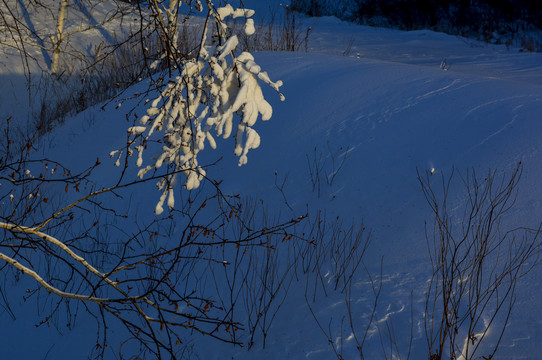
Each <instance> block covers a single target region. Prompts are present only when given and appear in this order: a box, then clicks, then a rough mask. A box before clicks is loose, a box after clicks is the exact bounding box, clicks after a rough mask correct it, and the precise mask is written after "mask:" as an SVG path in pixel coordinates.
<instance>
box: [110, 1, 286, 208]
mask: <svg viewBox="0 0 542 360" xmlns="http://www.w3.org/2000/svg"><path fill="white" fill-rule="evenodd" d="M208 5H209V12H208V14H207V20H206V22H205V26H204V29H203V34H202V40H201V43H200V48H199V53H198V54H197V56H195V57H194V58H193V59H191V60H188V61H184V62H183V63H181V65H182V66H181V67H180V74H179V75H178V76H176V77H171V78H170V79H169V81H168V82H167V84H166V85H165V87H164V88H163V89H162V90H161V92H160V95H159V96H158V97H156V98H155V99H154V100H153V101H152V102H150V103H151V105H150V107H149V108H148V109H147V113H146V115H144V116H143V117H142V118H141V119H140V120H139V124H138V125H136V126H132V127H130V128H129V129H128V133H129V134H130V135H133V137H131V138H130V141H129V143H128V146H127V154H128V156H131V155H134V154H136V153H137V161H136V164H137V166H138V167H141V169H140V170H139V172H138V176H139V178H143V177H144V176H145V174H147V173H148V172H149V171H151V170H153V171H155V170H158V169H160V168H161V167H162V166H164V165H166V166H167V175H166V176H164V177H163V178H161V180H160V181H159V182H158V183H157V186H158V189H159V190H160V191H161V192H162V195H161V196H160V200H159V201H158V204H157V205H156V208H155V213H156V214H157V215H159V214H161V213H162V212H163V211H164V203H166V204H167V206H168V207H169V208H170V209H172V208H173V207H174V203H175V199H174V192H173V190H174V188H175V186H176V185H177V181H178V175H179V174H181V173H182V174H184V176H185V178H186V180H185V184H184V186H185V188H186V189H188V190H192V189H196V188H198V187H199V185H200V183H201V181H202V180H203V178H204V177H205V175H206V172H205V170H204V169H203V168H202V167H201V166H200V165H199V163H198V153H199V152H200V151H201V150H203V149H204V148H205V144H206V143H208V144H209V146H210V147H211V148H213V149H215V148H216V147H217V143H216V140H215V136H217V137H220V136H221V137H223V138H224V139H226V138H229V137H230V135H231V133H232V131H233V128H234V125H235V126H236V129H235V148H234V153H235V155H236V156H238V157H239V166H241V165H244V164H246V163H247V161H248V158H247V154H248V152H249V150H251V149H256V148H257V147H258V146H259V145H260V135H259V134H258V132H257V131H256V130H255V129H254V128H253V126H254V125H255V124H256V121H257V119H258V117H260V116H261V119H262V120H269V119H270V118H271V116H272V114H273V109H272V107H271V105H270V104H269V103H268V102H267V101H266V100H265V98H264V96H263V93H262V89H261V87H260V83H261V82H263V83H265V84H267V85H269V86H271V87H272V88H273V89H275V90H276V91H277V92H278V94H279V96H280V98H281V100H284V96H283V95H282V94H281V93H280V87H281V86H282V82H281V81H277V82H273V81H271V80H270V78H269V76H268V74H267V73H266V72H265V71H262V69H261V67H260V66H259V65H258V64H256V62H255V61H254V57H253V56H252V55H251V54H250V53H248V52H243V53H241V54H240V55H239V56H235V54H234V51H235V49H236V47H237V45H238V43H239V40H238V38H237V36H236V35H229V36H227V35H226V34H227V25H226V24H225V23H224V20H225V19H226V18H228V17H232V18H237V17H244V18H245V27H244V31H245V33H246V35H252V34H254V32H255V28H254V20H253V19H251V18H250V17H251V16H253V15H254V11H253V10H248V9H235V10H234V9H233V8H232V6H231V5H229V4H228V5H226V6H224V7H221V8H218V9H215V8H214V7H213V6H212V3H211V2H210V0H209V1H208ZM211 20H213V21H214V22H215V23H216V25H217V26H216V28H217V34H216V35H217V36H218V38H219V39H221V41H220V43H222V45H220V46H217V45H209V44H207V33H208V30H209V28H210V24H209V22H210V21H211ZM236 115H237V116H236ZM234 120H236V121H235V124H234ZM151 142H159V143H161V145H162V146H161V151H159V153H158V154H154V157H153V158H152V160H150V161H146V160H144V158H143V153H144V151H145V150H146V149H147V145H148V144H149V143H151ZM116 153H118V157H117V162H116V165H117V166H118V165H120V158H121V156H122V153H123V151H113V152H112V153H111V156H112V157H113V156H115V154H116ZM144 163H147V164H146V165H145V166H144ZM166 199H167V202H166Z"/></svg>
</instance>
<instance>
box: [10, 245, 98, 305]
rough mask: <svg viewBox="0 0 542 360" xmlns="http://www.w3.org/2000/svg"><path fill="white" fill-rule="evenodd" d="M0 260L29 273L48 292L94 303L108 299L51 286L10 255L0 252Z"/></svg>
mask: <svg viewBox="0 0 542 360" xmlns="http://www.w3.org/2000/svg"><path fill="white" fill-rule="evenodd" d="M0 260H4V261H5V262H7V263H8V264H11V265H13V266H14V267H16V268H17V269H19V270H21V271H22V272H23V273H25V274H27V275H30V276H31V277H32V278H34V279H35V280H36V281H37V282H38V283H39V284H40V285H41V286H43V287H44V288H45V290H47V291H48V292H50V293H53V294H55V295H58V296H61V297H64V298H68V299H76V300H83V301H92V302H96V303H104V302H108V301H109V300H108V299H104V298H99V297H94V296H89V295H80V294H74V293H68V292H64V291H62V290H60V289H58V288H56V287H54V286H52V285H51V284H49V283H48V282H47V281H45V280H43V278H42V277H41V276H40V275H39V274H38V273H37V272H35V271H34V270H32V269H30V268H29V267H27V266H24V265H23V264H21V263H20V262H18V261H17V260H15V259H13V258H11V257H9V256H7V255H5V254H3V253H1V252H0Z"/></svg>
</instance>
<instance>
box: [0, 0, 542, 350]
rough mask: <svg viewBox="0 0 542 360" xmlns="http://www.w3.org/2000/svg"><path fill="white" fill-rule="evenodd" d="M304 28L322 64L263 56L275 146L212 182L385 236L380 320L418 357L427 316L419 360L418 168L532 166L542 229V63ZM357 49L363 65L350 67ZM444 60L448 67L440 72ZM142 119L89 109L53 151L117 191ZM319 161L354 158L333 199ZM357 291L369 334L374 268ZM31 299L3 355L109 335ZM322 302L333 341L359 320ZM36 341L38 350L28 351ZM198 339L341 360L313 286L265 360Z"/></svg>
mask: <svg viewBox="0 0 542 360" xmlns="http://www.w3.org/2000/svg"><path fill="white" fill-rule="evenodd" d="M245 2H246V3H248V4H247V5H248V6H250V4H249V1H245ZM260 7H261V6H260ZM262 10H263V9H262ZM304 25H306V26H311V27H312V29H313V32H312V35H311V39H310V49H311V51H310V52H309V53H258V54H256V60H257V61H258V63H259V64H260V65H261V66H262V68H264V69H266V70H267V71H268V72H269V73H270V75H271V76H272V78H273V79H281V80H283V81H284V83H285V85H284V88H283V90H284V94H285V96H286V101H285V102H280V101H279V100H278V98H277V97H276V94H274V93H273V92H272V91H267V92H266V98H267V99H268V100H269V101H270V103H271V104H272V105H273V108H274V115H273V118H272V119H271V120H270V121H269V122H266V123H259V124H258V132H259V133H260V135H261V137H262V144H261V146H260V148H259V149H257V150H253V151H252V152H251V153H250V154H249V158H248V164H247V165H245V166H243V167H241V168H238V167H237V159H236V158H235V157H234V156H233V154H231V149H232V144H231V141H230V140H228V141H221V142H219V146H218V150H216V151H214V152H213V151H209V152H208V154H207V155H206V156H208V159H209V161H210V162H211V161H213V160H214V159H216V158H218V157H220V156H222V155H223V156H224V159H223V161H221V162H220V163H219V165H218V166H214V167H213V168H211V169H210V170H209V171H208V174H209V176H211V177H213V178H216V179H223V180H224V181H223V183H222V190H223V191H225V192H230V193H241V194H243V195H244V196H254V197H258V198H262V199H263V200H265V201H266V204H267V206H269V208H270V209H273V210H274V211H277V212H279V211H280V212H281V213H282V214H283V216H289V215H290V214H292V213H293V214H295V215H299V214H302V213H304V212H305V211H306V209H307V208H308V209H310V211H311V212H312V213H314V212H315V211H316V209H325V210H326V211H327V213H328V215H329V217H330V218H333V217H336V216H340V217H341V218H342V219H345V222H347V223H349V222H351V221H354V222H356V223H360V222H363V223H364V224H365V226H366V227H367V228H368V229H371V231H372V234H371V239H372V244H371V247H370V248H369V251H368V253H367V255H366V257H365V260H366V262H367V267H368V268H369V269H370V271H371V272H373V273H377V272H378V269H379V267H380V261H381V259H383V264H384V267H383V279H384V287H383V294H382V296H381V299H380V306H379V308H378V312H377V319H378V320H385V319H387V318H391V319H393V321H394V322H393V326H394V328H395V332H396V336H397V338H398V339H399V340H398V341H397V342H398V344H399V348H400V352H401V354H402V356H403V358H406V353H407V351H408V337H409V333H410V319H411V315H410V311H411V310H410V309H411V308H412V314H413V315H412V318H413V322H414V327H413V329H414V330H413V338H414V342H413V352H412V354H411V358H424V357H426V356H427V354H426V351H427V349H426V342H425V335H424V333H423V320H422V313H423V311H424V308H423V306H424V303H423V300H424V294H423V291H424V289H425V286H424V285H425V283H426V281H427V280H428V278H429V276H430V273H429V272H430V267H429V259H428V256H427V252H426V242H425V235H424V230H425V228H424V223H425V221H431V213H430V211H429V208H428V206H427V205H426V203H425V200H424V198H423V195H422V194H421V192H420V189H419V184H418V181H417V179H416V177H417V172H416V171H417V169H418V170H419V171H420V172H424V171H426V170H430V169H435V174H434V176H435V179H437V180H436V181H438V179H439V176H440V175H441V174H444V175H445V176H446V174H449V173H450V172H451V169H452V167H455V168H456V169H457V170H458V171H460V172H464V171H466V170H467V169H468V168H470V167H473V168H474V169H476V170H477V171H478V172H479V173H480V174H484V173H485V172H487V171H488V170H489V169H499V170H501V171H506V172H511V171H512V170H513V169H514V168H515V167H516V165H517V163H518V162H519V161H521V162H522V163H523V164H524V174H523V178H522V181H521V185H520V193H519V196H518V200H517V203H516V206H515V207H514V209H513V210H512V211H511V213H510V214H509V217H508V218H507V220H506V221H507V222H508V224H509V225H511V226H530V227H536V226H537V224H538V223H539V222H540V221H541V220H542V216H541V214H542V202H541V200H540V199H542V188H541V187H540V180H539V179H540V178H541V176H542V166H541V164H542V152H541V151H540V146H541V145H540V141H539V134H540V133H542V122H541V121H540V120H541V115H540V114H542V86H541V85H542V69H541V67H540V65H539V64H540V63H541V60H542V57H541V56H540V55H538V54H519V53H515V52H508V51H507V50H506V49H505V48H503V47H495V46H484V47H473V46H471V44H469V43H466V42H464V41H462V40H460V39H457V38H455V37H451V36H447V35H442V34H436V33H432V32H428V31H423V32H409V33H406V32H400V31H393V30H383V29H374V28H368V27H360V26H354V25H351V24H345V23H341V22H339V21H337V20H335V19H333V18H323V19H304ZM350 42H351V43H352V48H351V51H350V53H349V54H348V55H350V56H342V53H343V52H344V50H345V48H346V47H348V46H349V44H350ZM358 53H359V58H358V56H357V54H358ZM444 58H446V59H447V66H449V68H448V70H447V71H445V70H442V69H441V68H440V64H441V62H442V60H444ZM136 91H137V90H136ZM130 108H131V105H130V104H129V102H126V103H124V104H123V106H122V107H121V108H120V109H118V110H115V109H114V105H112V106H110V107H108V108H107V110H106V111H105V112H104V111H101V110H100V109H99V107H96V108H94V109H90V110H88V111H87V112H85V113H82V114H79V115H78V116H76V117H75V118H74V119H72V120H71V121H68V122H67V123H66V125H65V126H63V127H62V128H59V129H57V130H56V131H55V132H53V133H52V134H50V135H49V137H48V138H47V139H45V140H44V144H47V145H44V147H43V148H42V152H43V154H44V155H47V156H48V157H51V158H55V159H58V160H59V161H61V162H63V163H65V164H66V165H67V166H69V167H78V166H81V167H84V166H85V165H87V164H89V163H93V162H94V161H95V159H96V158H97V157H99V158H100V159H102V162H103V163H104V165H103V166H102V167H101V168H100V169H99V170H98V172H97V173H96V174H95V176H96V178H95V180H96V181H97V182H98V181H99V182H100V183H105V184H107V183H109V182H113V181H115V179H116V177H117V176H118V172H117V169H116V168H114V167H113V166H112V164H110V163H108V161H107V160H106V159H107V155H108V154H109V152H110V151H111V150H113V149H116V148H118V147H119V146H122V143H123V141H124V139H125V136H124V134H125V129H126V127H127V122H126V121H125V120H124V119H125V116H124V114H125V112H126V111H127V110H128V109H130ZM226 142H229V143H226ZM74 150H76V151H74ZM206 152H207V151H206ZM315 154H316V159H318V158H320V156H321V157H322V159H323V163H322V164H323V169H324V170H325V171H326V172H327V173H331V172H332V171H333V165H332V158H334V159H335V160H336V161H338V162H340V161H342V160H341V159H342V158H343V157H346V160H345V162H344V166H343V167H342V168H341V169H340V171H339V172H338V173H337V175H336V176H335V178H334V179H333V182H332V184H331V185H328V184H327V183H326V179H325V178H324V177H322V178H321V179H320V184H321V186H320V192H319V193H318V190H317V189H314V190H313V186H312V183H311V176H310V174H309V168H308V161H309V163H310V161H311V159H314V157H313V156H314V155H315ZM276 179H278V181H279V183H282V181H283V180H284V179H286V180H285V182H284V183H285V187H284V194H285V196H286V199H287V202H288V205H289V206H290V207H291V209H290V208H289V207H288V206H287V205H285V204H284V198H283V197H282V194H281V193H280V192H279V190H278V189H277V186H276ZM459 190H460V189H459ZM158 195H159V193H158V192H156V191H155V189H154V187H153V186H152V185H151V184H149V186H148V188H147V189H146V190H144V191H138V192H135V193H134V194H132V196H131V197H130V199H129V201H130V204H131V206H133V207H134V208H136V209H137V211H136V212H137V213H139V214H140V215H141V216H153V215H152V210H150V209H152V208H153V206H152V204H153V203H155V202H156V200H157V198H158ZM453 196H454V197H453V199H451V202H452V203H454V202H459V201H460V200H461V199H462V197H463V196H464V195H463V194H462V193H461V191H458V192H457V193H454V195H453ZM147 210H148V211H147ZM145 211H147V212H148V213H145ZM541 274H542V268H541V267H540V266H539V267H536V268H535V269H534V271H533V272H532V273H531V274H530V275H529V276H528V277H527V278H526V279H524V282H523V283H522V285H521V286H520V288H519V290H518V291H519V292H518V299H517V302H516V308H515V310H514V313H513V316H514V317H513V318H512V320H511V324H510V326H509V328H508V329H507V332H506V334H505V338H504V340H503V343H502V349H501V352H500V353H498V355H499V358H500V359H537V358H538V357H539V354H540V353H542V323H541V322H540V315H541V313H540V309H541V308H542V300H541V299H542V297H541V296H540V286H539V285H540V276H541ZM355 283H356V286H355V287H354V289H353V294H352V297H353V299H354V300H353V301H354V303H355V306H356V311H355V316H356V319H357V320H359V324H360V325H358V326H359V327H362V326H363V325H362V324H363V323H364V321H365V320H364V319H366V317H367V316H368V314H369V313H370V311H371V305H372V301H373V297H372V294H371V289H370V287H369V285H368V284H367V276H366V275H365V274H364V273H363V272H360V274H359V279H357V281H356V282H355ZM22 293H24V286H21V285H18V286H16V287H15V290H14V291H13V293H12V294H10V296H12V297H13V299H17V300H16V301H15V303H16V304H17V305H18V307H17V308H16V309H14V312H15V314H16V317H17V320H15V321H14V320H13V319H11V318H10V317H9V316H8V315H7V313H5V312H4V313H3V314H2V315H0V316H1V317H0V321H1V322H2V324H3V326H2V327H1V328H0V329H1V330H0V339H1V340H0V345H1V347H2V349H3V356H4V355H5V356H6V358H25V359H26V358H28V359H30V358H44V357H45V356H46V353H47V351H48V350H49V349H50V348H51V351H50V352H49V354H48V355H47V356H48V358H68V357H69V354H70V352H71V351H72V350H73V349H76V348H78V347H82V348H83V349H86V348H87V347H89V346H91V345H92V341H93V336H95V331H96V330H95V328H93V326H94V325H92V323H91V322H89V323H88V324H89V325H88V327H89V328H85V326H87V325H86V324H87V323H86V320H81V322H80V323H79V324H78V326H76V327H75V330H73V331H65V332H64V333H63V334H62V335H59V334H58V333H57V332H56V331H55V330H53V329H50V328H45V327H40V328H37V329H36V328H34V327H33V325H32V324H33V323H34V322H35V321H34V320H33V319H34V316H36V309H34V308H33V307H32V305H29V304H28V303H23V301H22V300H20V296H21V294H22ZM411 294H412V301H411ZM313 306H314V311H315V312H316V313H317V314H318V316H319V317H320V318H321V320H322V323H323V324H324V328H325V329H326V330H327V329H328V324H329V326H330V329H331V330H332V332H333V334H334V337H337V338H338V337H340V336H341V320H342V319H344V317H345V315H346V313H345V307H344V295H343V294H340V293H331V294H329V296H327V297H325V296H321V297H319V298H318V300H317V301H316V303H315V304H314V305H313ZM420 321H421V322H420ZM382 324H384V322H382ZM343 328H344V333H343V334H342V337H343V339H344V341H343V345H344V354H343V355H344V357H345V358H346V359H351V358H357V355H356V354H357V352H356V349H355V345H354V343H353V341H352V339H349V335H350V334H349V333H348V330H347V327H344V326H343ZM23 334H24V335H23ZM23 336H26V337H29V336H30V337H32V338H34V339H39V340H37V341H35V344H34V346H32V347H27V346H25V345H24V344H25V340H21V338H22V337H23ZM112 336H115V335H114V333H113V335H112ZM192 341H193V344H194V347H195V349H196V352H198V353H199V355H200V357H201V358H203V359H223V358H228V359H229V358H235V359H255V358H261V359H301V358H308V359H332V358H334V356H335V355H334V353H333V351H332V349H331V347H330V346H329V345H328V344H327V340H326V338H325V337H324V335H323V334H322V332H321V331H320V329H319V328H318V327H317V326H316V323H315V321H314V319H313V318H312V315H311V314H310V311H309V310H308V308H307V305H306V303H305V298H304V285H303V284H302V283H301V284H299V285H294V286H293V287H292V288H291V290H290V292H289V295H288V298H287V300H286V302H285V305H284V306H283V308H282V311H281V312H279V314H278V316H277V319H275V321H274V323H273V326H272V331H271V332H270V334H269V337H268V339H267V346H266V348H265V349H262V342H261V341H262V339H261V338H257V339H256V344H255V346H254V347H253V348H252V349H251V350H250V351H246V350H245V349H239V348H233V347H230V346H227V345H223V344H217V343H216V342H213V341H210V340H208V339H199V338H194V339H193V340H192ZM337 343H338V344H340V343H341V341H340V340H338V342H337ZM53 345H54V346H53ZM367 355H368V358H371V359H372V358H375V359H376V358H383V355H382V351H381V348H380V342H379V339H378V337H377V336H374V337H372V338H371V339H370V340H369V341H368V343H367ZM111 358H114V357H113V355H112V354H111Z"/></svg>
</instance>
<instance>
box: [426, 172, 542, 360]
mask: <svg viewBox="0 0 542 360" xmlns="http://www.w3.org/2000/svg"><path fill="white" fill-rule="evenodd" d="M521 172H522V166H521V164H520V165H518V167H517V168H516V170H515V171H514V172H513V173H512V174H511V175H510V176H508V177H507V176H505V175H502V176H501V175H499V174H498V173H497V172H496V171H489V173H487V174H486V175H485V176H483V177H480V176H478V175H477V174H476V173H475V171H474V170H472V171H469V172H467V174H466V175H465V176H461V177H460V178H461V181H462V183H463V186H464V188H465V190H466V199H465V201H464V202H463V205H462V206H463V214H462V218H459V219H458V218H456V217H455V216H454V215H455V214H454V213H453V211H452V210H451V205H450V204H449V199H450V193H451V191H452V183H453V180H454V179H455V177H454V174H453V173H452V175H451V176H450V177H449V178H447V179H446V178H444V176H443V177H442V178H441V179H440V180H441V184H440V189H439V190H438V192H437V190H435V188H434V185H433V183H434V180H435V177H434V176H432V175H431V173H426V174H423V175H421V174H420V175H419V177H418V179H419V182H420V185H421V188H422V192H423V194H424V196H425V198H426V200H427V202H428V203H429V205H430V207H431V209H432V211H433V213H434V215H435V219H434V223H433V225H432V226H429V227H428V228H427V245H428V249H429V255H430V258H431V264H432V268H433V275H432V277H431V281H430V283H429V286H428V289H427V296H426V308H425V330H426V338H427V344H428V347H429V349H428V351H429V357H430V358H431V359H432V360H433V359H447V358H457V359H459V358H461V359H465V360H467V359H474V358H479V356H480V355H484V356H485V357H484V358H487V359H491V358H493V356H494V355H495V353H496V352H497V350H498V347H499V343H500V340H501V339H502V337H503V335H504V332H505V329H506V326H507V324H508V321H509V318H510V316H511V312H512V308H513V306H514V303H515V300H516V293H515V291H516V285H517V283H518V281H519V280H520V279H521V277H522V276H524V275H525V274H526V273H528V272H529V271H530V270H531V269H532V268H533V266H534V265H535V264H536V263H537V262H538V259H539V254H540V229H527V228H520V227H515V226H513V225H512V226H511V224H507V223H506V216H507V214H508V213H509V212H510V210H511V208H512V207H513V205H514V202H515V199H516V194H517V191H518V184H519V180H520V177H521ZM505 226H506V227H505ZM508 226H511V227H509V228H508ZM490 329H491V332H492V333H493V334H495V333H496V334H499V335H498V341H497V342H496V344H495V346H494V347H493V348H491V349H485V348H484V350H483V351H489V353H485V354H480V351H482V347H481V344H483V343H484V340H485V338H486V335H487V334H488V331H489V330H490Z"/></svg>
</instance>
